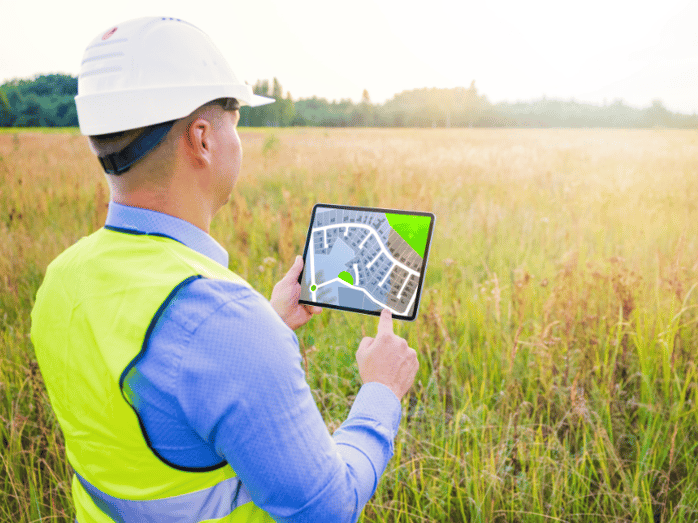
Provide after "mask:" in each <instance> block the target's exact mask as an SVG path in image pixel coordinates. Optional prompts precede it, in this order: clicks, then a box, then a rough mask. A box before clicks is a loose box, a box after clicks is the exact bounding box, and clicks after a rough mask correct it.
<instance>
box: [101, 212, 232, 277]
mask: <svg viewBox="0 0 698 523" xmlns="http://www.w3.org/2000/svg"><path fill="white" fill-rule="evenodd" d="M105 225H107V226H110V227H118V228H121V229H130V230H133V231H138V232H141V233H144V234H153V233H155V234H160V235H165V236H169V237H171V238H173V239H175V240H177V241H178V242H180V243H183V244H184V245H186V246H187V247H189V248H190V249H192V250H195V251H196V252H198V253H200V254H203V255H204V256H207V257H208V258H211V259H212V260H213V261H215V262H218V263H220V264H221V265H222V266H223V267H227V266H228V251H226V250H225V249H224V248H223V247H221V245H220V244H219V243H218V242H217V241H216V240H214V239H213V238H211V236H209V235H208V234H206V233H205V232H204V231H202V230H201V229H199V228H198V227H197V226H196V225H194V224H192V223H189V222H188V221H186V220H182V219H181V218H175V217H174V216H170V215H169V214H163V213H161V212H157V211H151V210H150V209H141V208H139V207H131V206H128V205H122V204H120V203H116V202H113V201H110V202H109V211H108V212H107V220H106V222H105Z"/></svg>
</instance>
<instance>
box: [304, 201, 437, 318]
mask: <svg viewBox="0 0 698 523" xmlns="http://www.w3.org/2000/svg"><path fill="white" fill-rule="evenodd" d="M434 219H435V218H434V215H433V214H431V213H428V212H417V211H401V210H394V209H378V208H371V207H349V206H346V205H331V204H327V203H318V204H317V205H315V207H313V213H312V216H311V218H310V227H309V228H308V237H307V239H306V240H305V250H304V252H303V261H304V266H303V272H302V273H301V275H300V278H299V279H298V281H299V283H300V284H301V296H300V300H299V302H300V303H303V304H307V305H319V306H320V307H329V308H331V309H339V310H344V311H352V312H362V313H364V314H373V315H375V316H379V315H380V313H381V310H383V309H384V308H387V309H390V311H391V312H392V313H393V318H397V319H400V320H408V321H412V320H414V319H415V318H416V317H417V311H418V310H419V297H420V294H421V291H422V282H423V281H424V274H425V272H426V269H427V258H428V257H429V244H430V243H431V235H432V232H433V230H434Z"/></svg>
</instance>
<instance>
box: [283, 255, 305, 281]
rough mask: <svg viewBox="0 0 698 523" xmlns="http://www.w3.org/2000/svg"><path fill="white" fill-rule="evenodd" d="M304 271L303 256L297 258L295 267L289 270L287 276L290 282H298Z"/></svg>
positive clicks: (294, 262) (294, 263)
mask: <svg viewBox="0 0 698 523" xmlns="http://www.w3.org/2000/svg"><path fill="white" fill-rule="evenodd" d="M302 270H303V258H302V257H301V256H296V259H295V260H294V261H293V265H292V266H291V268H290V269H289V270H288V273H287V274H286V276H287V277H288V278H289V279H290V280H298V277H299V276H300V275H301V271H302Z"/></svg>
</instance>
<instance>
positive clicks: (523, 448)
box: [0, 129, 698, 522]
mask: <svg viewBox="0 0 698 523" xmlns="http://www.w3.org/2000/svg"><path fill="white" fill-rule="evenodd" d="M241 136H242V140H243V145H244V148H245V159H244V162H243V175H242V176H241V179H240V181H239V183H238V188H237V190H236V192H235V193H234V194H233V196H232V197H231V199H230V202H229V204H228V205H226V207H225V208H224V209H223V210H222V211H221V213H220V214H219V216H218V217H217V218H216V220H215V222H214V224H213V227H212V235H213V236H214V237H215V238H216V239H217V240H218V241H219V242H220V243H221V244H223V245H224V246H225V247H226V248H227V249H228V250H229V252H230V259H231V261H230V264H231V268H232V269H233V270H235V271H237V272H238V273H239V274H241V275H242V276H243V277H245V278H246V279H248V281H250V283H252V284H253V286H255V287H256V288H257V289H259V290H260V291H261V292H263V293H265V294H266V295H269V294H270V292H271V288H272V286H273V284H274V283H275V282H276V281H277V280H278V279H279V278H280V277H281V276H282V275H283V274H284V273H285V271H286V269H287V267H288V266H289V265H290V263H291V261H292V258H293V256H294V255H295V254H296V253H299V252H301V250H302V247H303V243H304V239H305V233H306V229H307V226H308V219H309V214H310V209H311V208H312V206H313V204H314V203H316V202H318V201H321V202H329V203H345V204H350V205H374V206H383V207H393V208H408V209H419V210H425V211H432V212H434V213H435V214H436V215H437V223H436V230H435V236H434V241H433V245H432V252H431V257H430V261H429V268H428V273H427V277H426V281H425V290H424V294H423V299H422V306H421V310H420V314H419V318H418V319H417V321H416V322H414V323H408V324H401V325H400V326H399V327H398V331H399V333H400V334H401V335H403V336H405V337H406V338H407V339H408V340H409V342H410V344H411V346H413V347H414V348H415V349H417V351H418V353H419V357H420V364H421V366H420V372H419V375H418V378H417V382H416V384H415V387H414V388H413V390H412V392H411V393H410V394H409V396H408V399H406V400H405V401H404V403H403V405H404V413H403V422H402V425H401V429H400V433H399V436H398V438H397V441H396V444H395V456H394V458H393V459H392V460H391V462H390V464H389V466H388V470H387V471H386V474H385V476H384V477H383V479H382V481H381V483H380V485H379V487H378V490H377V492H376V494H375V496H374V498H373V499H372V500H371V502H370V503H369V504H368V505H367V507H366V509H365V511H364V516H363V521H366V522H369V521H370V522H408V521H409V522H413V521H443V522H446V521H453V522H458V521H481V522H500V521H501V522H504V521H507V522H539V521H541V522H542V521H546V522H547V521H567V522H587V521H595V522H596V521H598V522H621V521H628V522H629V521H664V522H668V521H672V522H689V521H696V520H698V475H697V472H698V471H697V470H696V463H697V458H698V433H697V432H696V425H697V423H698V409H697V408H696V396H697V395H696V366H695V363H694V360H695V358H694V354H695V351H696V348H697V347H698V327H697V323H698V314H697V307H698V297H697V294H698V289H696V286H698V285H697V284H698V210H697V204H696V202H698V178H697V177H696V174H695V173H696V172H697V171H698V133H696V132H695V131H654V130H642V131H627V130H456V129H453V130H440V129H430V130H409V129H399V130H386V129H347V130H342V129H335V130H324V129H285V130H278V129H276V130H243V131H242V132H241ZM0 182H1V183H0V238H2V245H1V247H0V340H1V341H0V344H1V345H0V398H1V400H0V434H1V437H2V442H1V443H2V446H1V447H0V449H1V455H2V458H1V461H0V470H1V471H2V472H0V484H2V489H0V520H2V521H5V520H7V521H41V520H53V519H57V520H68V519H69V518H71V517H72V509H71V506H70V500H69V490H68V489H69V477H70V471H69V467H68V466H67V464H66V463H65V459H64V455H63V446H62V439H61V435H60V431H59V429H58V427H57V425H56V422H55V418H54V417H53V414H52V412H51V408H50V405H49V404H48V401H47V398H46V394H45V392H44V389H43V386H42V382H41V376H40V373H39V372H38V370H37V368H36V363H35V360H34V356H33V352H32V348H31V344H30V341H29V339H28V332H29V311H30V310H31V307H32V304H33V299H34V298H33V297H34V295H35V292H36V289H37V288H38V286H39V284H40V282H41V278H42V275H43V273H44V270H45V268H46V265H47V264H48V262H49V261H50V260H51V259H53V258H54V257H55V256H56V255H57V254H58V253H60V252H61V251H62V250H63V249H64V248H66V247H67V246H69V245H71V244H72V243H73V242H75V241H76V240H77V239H78V238H80V237H81V236H83V235H86V234H89V233H90V232H91V231H93V230H95V229H96V228H98V227H99V226H101V224H102V223H103V221H104V216H105V212H106V202H107V199H108V192H107V186H106V184H105V182H104V179H103V176H102V175H101V174H100V172H99V169H98V165H97V163H96V161H95V160H94V158H92V157H91V155H90V153H89V150H88V148H87V146H86V143H85V141H84V139H83V138H82V137H80V136H77V135H74V134H60V135H53V134H47V135H38V134H19V135H12V134H3V135H0ZM375 325H376V322H375V320H374V319H372V318H367V317H363V316H360V315H353V314H349V313H341V312H336V311H329V310H326V311H325V312H323V314H322V315H321V316H320V317H319V318H316V319H315V320H313V322H311V324H309V325H307V326H306V327H303V328H302V329H300V330H299V331H298V337H299V340H300V343H301V349H302V351H303V355H304V364H305V365H306V369H307V377H308V381H309V383H310V385H311V387H312V389H313V392H314V394H315V397H316V400H317V402H318V405H319V407H320V409H321V411H322V413H323V415H324V417H325V419H326V421H327V423H328V426H329V427H330V428H331V429H333V428H336V427H337V426H338V425H339V423H341V421H342V419H343V418H344V417H345V416H346V414H347V413H348V410H349V408H350V406H351V401H352V399H353V397H354V395H355V394H356V392H357V390H358V387H359V379H358V374H357V371H356V367H355V365H354V364H353V361H354V359H353V354H354V351H355V349H356V347H357V345H358V341H359V340H360V338H361V337H362V335H364V334H370V333H371V332H373V331H374V329H375Z"/></svg>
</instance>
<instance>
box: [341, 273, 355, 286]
mask: <svg viewBox="0 0 698 523" xmlns="http://www.w3.org/2000/svg"><path fill="white" fill-rule="evenodd" d="M337 277H338V278H339V279H340V280H344V281H345V282H347V283H348V284H349V285H354V277H353V276H352V275H351V274H349V273H348V272H347V271H342V272H340V273H339V276H337Z"/></svg>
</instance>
